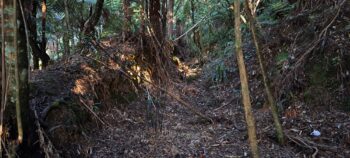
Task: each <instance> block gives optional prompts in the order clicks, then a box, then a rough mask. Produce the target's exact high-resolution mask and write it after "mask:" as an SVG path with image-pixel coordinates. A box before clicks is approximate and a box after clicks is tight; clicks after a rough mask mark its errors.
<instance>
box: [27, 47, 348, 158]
mask: <svg viewBox="0 0 350 158" xmlns="http://www.w3.org/2000/svg"><path fill="white" fill-rule="evenodd" d="M123 45H125V44H123ZM124 47H129V46H124ZM107 50H113V49H112V48H109V49H107ZM251 56H253V54H252V55H251ZM230 58H232V63H231V65H232V66H234V65H235V64H234V59H233V58H234V57H230ZM254 61H255V59H254V57H250V58H248V61H247V62H248V63H249V62H254ZM65 62H66V64H65V65H62V64H54V65H51V66H50V67H48V68H47V69H46V70H43V71H38V72H35V73H34V74H33V76H32V85H33V86H34V87H35V88H34V89H36V90H35V91H33V92H32V98H33V99H32V100H31V103H32V105H35V108H36V110H37V111H39V112H40V113H41V114H42V115H41V116H42V117H45V118H44V119H45V120H44V121H46V122H45V123H47V124H48V126H47V127H46V128H48V131H49V133H48V135H49V136H50V138H51V141H52V142H53V143H54V144H58V143H60V144H62V145H60V146H58V147H57V150H58V151H60V152H61V153H63V155H78V156H79V155H80V156H85V157H96V158H97V157H249V156H250V152H249V146H248V143H247V133H246V127H245V122H244V120H245V119H244V112H243V106H242V105H241V100H240V98H241V96H240V86H239V78H238V77H239V76H238V72H236V71H237V70H234V73H233V74H234V75H233V76H231V78H230V80H231V81H232V82H226V83H221V84H213V83H212V82H211V81H210V77H208V74H206V71H205V66H206V65H205V66H203V67H199V66H198V65H197V66H196V68H197V70H199V71H198V76H197V77H195V78H194V79H193V80H187V81H181V82H177V83H175V84H174V86H173V89H172V90H171V91H172V92H173V93H176V95H178V96H180V97H181V98H182V99H183V100H184V101H186V102H187V103H189V104H190V105H191V106H193V107H194V108H196V109H198V110H199V111H201V112H202V113H204V114H205V115H207V116H208V117H210V118H212V119H213V121H214V123H212V124H211V123H208V122H207V121H203V120H201V119H200V118H198V117H197V116H196V115H195V114H193V113H191V111H189V110H188V109H186V107H184V106H183V105H181V104H180V103H178V102H177V101H176V100H174V98H171V97H163V98H151V100H152V101H154V103H155V105H154V106H155V107H154V106H152V107H151V108H150V109H148V110H147V107H148V106H149V104H148V101H149V99H150V98H148V99H147V97H150V96H147V93H146V92H145V94H144V95H143V96H144V97H142V95H141V97H138V99H136V100H135V101H132V102H126V103H123V104H119V105H114V106H111V107H107V108H101V109H100V110H94V111H95V112H96V114H97V115H98V119H96V116H94V115H92V116H91V118H90V119H82V118H78V119H81V120H82V121H83V122H79V121H78V123H77V122H74V121H73V123H72V120H75V117H77V116H76V115H77V114H76V113H77V112H76V110H74V108H72V109H73V110H67V109H66V110H64V109H60V110H61V111H60V110H58V111H55V110H52V111H54V112H53V113H51V114H47V109H48V108H47V107H48V106H52V105H57V104H58V105H59V106H64V105H69V106H82V107H79V108H80V109H85V112H87V113H89V114H91V111H89V109H88V110H86V108H87V107H84V106H85V105H86V104H89V102H93V103H92V104H91V105H97V103H94V102H97V100H94V99H92V100H91V99H90V100H89V99H88V98H94V97H93V95H97V96H99V95H100V94H94V93H93V92H88V91H89V90H90V91H91V87H94V86H93V85H94V84H96V83H95V81H94V79H97V78H99V77H103V74H100V75H101V76H99V75H98V73H97V72H101V71H98V70H93V68H91V67H93V65H94V64H96V63H94V60H92V59H89V58H86V57H84V55H74V56H71V57H69V58H68V59H66V61H65ZM252 65H253V64H252ZM90 66H91V67H90ZM248 70H249V74H250V75H251V76H254V75H255V73H256V71H257V70H256V67H254V66H249V67H248ZM37 76H40V78H37ZM82 79H86V80H82ZM84 81H89V82H90V83H84ZM250 82H251V87H252V91H253V94H254V95H255V96H261V97H263V95H256V94H255V93H262V92H261V91H259V90H258V89H261V87H260V88H259V86H261V85H260V84H259V83H260V82H259V81H258V80H257V79H256V78H255V77H252V79H251V80H250ZM46 83H47V84H46ZM84 85H85V87H84ZM89 87H90V88H89ZM92 90H93V88H92ZM82 91H86V92H85V93H84V94H83V93H82ZM94 91H96V90H94ZM77 93H80V94H77ZM99 93H101V92H99ZM83 95H85V101H86V102H85V103H83V104H82V103H81V102H80V103H79V99H80V101H82V100H81V99H82V98H81V97H82V96H83ZM79 96H80V97H79ZM163 96H165V95H163ZM83 100H84V99H83ZM254 100H259V99H254ZM260 100H261V98H260ZM73 102H78V103H74V104H73ZM83 102H84V101H83ZM257 102H259V101H255V103H256V104H257ZM260 104H261V103H260ZM69 106H68V107H69ZM148 108H149V107H148ZM301 108H302V107H300V106H298V105H292V106H291V110H292V112H289V113H285V114H284V115H285V117H283V119H282V121H283V126H284V128H285V132H286V133H287V135H289V136H291V140H290V141H289V143H287V144H286V145H285V146H280V145H279V144H278V143H277V142H276V141H275V134H274V128H273V124H272V118H271V116H270V113H269V110H268V109H266V108H264V107H260V108H258V107H255V109H256V110H255V111H254V114H255V116H256V121H257V128H258V129H259V130H258V141H259V144H260V145H259V149H260V152H261V153H262V155H263V157H296V156H297V157H303V156H304V155H311V154H314V153H315V150H314V149H307V147H305V148H302V147H300V146H298V145H296V143H302V142H303V141H302V140H303V138H304V137H306V138H307V139H309V133H310V132H311V131H312V130H313V129H318V130H321V131H325V133H324V134H325V139H324V140H323V139H322V138H321V139H320V140H309V141H312V142H317V143H322V146H320V147H323V150H324V151H322V152H323V153H322V154H323V155H328V156H329V155H331V154H339V156H341V155H343V156H344V155H348V154H350V151H349V150H348V149H341V148H342V147H341V144H343V142H345V141H347V140H343V141H342V140H337V138H338V139H342V138H346V133H343V132H344V130H343V129H346V128H349V126H350V118H349V116H347V115H346V113H342V112H338V111H332V112H331V113H332V115H336V117H335V116H334V117H332V119H328V120H323V119H322V116H324V115H327V116H328V117H330V115H331V113H330V112H322V113H314V112H313V111H312V109H301ZM49 109H50V110H51V109H52V108H49ZM293 110H294V111H295V114H294V113H293V112H294V111H293ZM72 111H73V112H72ZM95 112H93V113H94V114H95ZM287 112H288V111H287ZM55 113H56V115H57V114H58V113H59V116H55ZM149 113H151V115H152V116H151V117H150V118H147V115H149ZM46 115H47V116H46ZM50 115H52V116H50ZM69 117H72V118H71V119H69ZM67 118H68V119H67ZM148 119H151V120H148ZM67 120H68V122H69V120H70V121H71V122H70V123H67ZM88 120H92V121H90V122H94V123H88ZM101 120H103V123H104V124H102V123H101ZM340 120H341V121H340ZM344 120H345V122H344ZM346 120H347V121H346ZM148 121H151V122H152V121H153V123H149V122H148ZM338 121H339V122H338ZM154 122H155V123H154ZM67 124H68V125H67ZM78 124H79V125H81V124H83V126H84V128H83V129H81V127H80V126H79V127H77V126H76V125H78ZM86 124H88V125H86ZM62 125H65V126H62ZM85 125H86V126H85ZM325 125H326V126H325ZM345 131H346V130H345ZM327 134H330V135H332V136H333V137H334V138H335V140H327V139H326V137H327ZM297 138H300V140H298V139H297ZM294 139H295V141H296V142H293V141H292V140H294ZM67 141H68V142H67ZM298 141H299V142H298ZM335 142H340V144H334V143H335ZM328 148H329V149H328ZM340 150H341V151H342V152H337V151H340ZM317 152H319V151H317ZM317 154H318V153H317Z"/></svg>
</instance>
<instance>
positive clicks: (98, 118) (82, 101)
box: [79, 96, 106, 125]
mask: <svg viewBox="0 0 350 158" xmlns="http://www.w3.org/2000/svg"><path fill="white" fill-rule="evenodd" d="M79 100H80V102H81V103H82V104H83V105H84V106H85V107H86V108H87V109H88V110H89V112H91V113H92V114H93V115H94V116H95V117H96V118H97V120H99V121H100V122H101V123H102V124H103V125H106V123H105V122H104V121H103V120H102V119H101V118H100V117H98V115H97V114H96V113H95V112H94V111H92V109H91V108H90V107H89V106H88V105H87V104H86V103H85V102H84V100H83V99H82V98H81V97H80V96H79Z"/></svg>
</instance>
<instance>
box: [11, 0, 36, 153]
mask: <svg viewBox="0 0 350 158" xmlns="http://www.w3.org/2000/svg"><path fill="white" fill-rule="evenodd" d="M24 1H25V0H20V2H21V3H22V4H23V5H24V4H25V2H24ZM14 5H15V9H16V10H17V15H16V16H15V17H17V19H16V21H17V22H16V21H15V22H14V25H15V26H16V28H17V30H16V31H15V39H14V48H15V49H16V66H15V67H16V68H15V78H16V115H17V126H18V128H17V129H18V142H19V143H20V144H23V145H25V146H30V144H29V143H31V142H30V140H29V139H30V134H31V131H32V130H31V128H32V127H33V126H32V124H33V117H32V115H31V113H32V111H31V109H30V107H29V84H28V52H27V42H26V41H27V40H26V32H25V26H24V25H25V24H24V21H23V17H22V14H21V9H20V8H19V6H18V5H17V3H14ZM17 6H18V8H17ZM24 14H26V13H24Z"/></svg>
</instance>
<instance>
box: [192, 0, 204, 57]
mask: <svg viewBox="0 0 350 158" xmlns="http://www.w3.org/2000/svg"><path fill="white" fill-rule="evenodd" d="M195 12H196V6H195V4H194V1H193V0H191V18H192V24H193V25H195V24H196V19H195ZM193 42H194V43H195V44H196V46H197V47H198V48H199V50H200V51H202V44H201V37H200V32H199V29H198V27H195V28H194V29H193Z"/></svg>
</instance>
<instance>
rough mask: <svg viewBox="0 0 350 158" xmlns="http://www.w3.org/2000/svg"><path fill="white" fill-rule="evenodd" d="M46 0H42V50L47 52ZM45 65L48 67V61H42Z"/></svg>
mask: <svg viewBox="0 0 350 158" xmlns="http://www.w3.org/2000/svg"><path fill="white" fill-rule="evenodd" d="M46 9H47V6H46V0H42V3H41V15H42V17H41V46H40V48H41V51H43V53H45V54H46V44H47V38H46ZM42 64H43V67H46V66H47V64H48V62H44V61H42Z"/></svg>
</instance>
